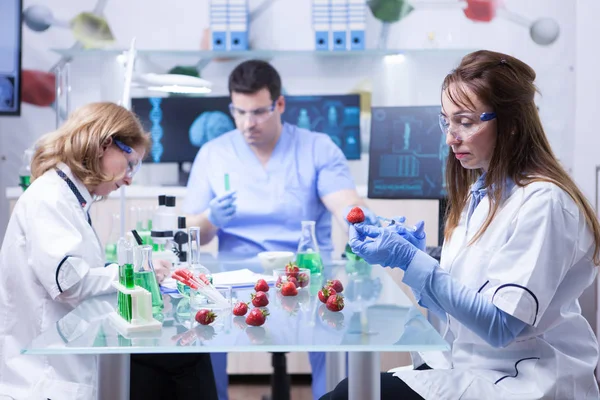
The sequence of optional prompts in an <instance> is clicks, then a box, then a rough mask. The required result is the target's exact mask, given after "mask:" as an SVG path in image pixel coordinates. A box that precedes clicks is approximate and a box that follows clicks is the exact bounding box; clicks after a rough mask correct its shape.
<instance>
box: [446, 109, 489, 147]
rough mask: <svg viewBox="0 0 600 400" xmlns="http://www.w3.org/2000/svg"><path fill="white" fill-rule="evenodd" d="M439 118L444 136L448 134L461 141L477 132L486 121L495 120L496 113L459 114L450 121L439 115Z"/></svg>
mask: <svg viewBox="0 0 600 400" xmlns="http://www.w3.org/2000/svg"><path fill="white" fill-rule="evenodd" d="M439 118H440V128H441V129H442V132H443V133H444V135H447V134H448V133H450V134H451V135H452V136H454V138H455V139H456V140H461V141H462V140H465V139H469V138H470V137H471V136H473V135H474V134H476V133H477V132H479V131H480V130H481V129H482V128H483V126H484V124H485V123H486V122H487V121H491V120H493V119H494V118H496V113H493V112H488V113H482V114H477V113H461V114H456V115H453V116H452V118H451V119H449V118H448V117H447V116H445V115H444V114H440V116H439Z"/></svg>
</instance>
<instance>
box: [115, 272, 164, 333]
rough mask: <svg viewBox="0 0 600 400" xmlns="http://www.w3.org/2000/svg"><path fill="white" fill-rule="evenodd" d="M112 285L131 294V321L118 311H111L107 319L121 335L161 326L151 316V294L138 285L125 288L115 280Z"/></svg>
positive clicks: (148, 330)
mask: <svg viewBox="0 0 600 400" xmlns="http://www.w3.org/2000/svg"><path fill="white" fill-rule="evenodd" d="M112 285H113V286H114V287H115V288H116V289H117V290H118V291H119V292H121V293H123V294H126V295H130V296H131V322H130V321H127V320H125V319H124V318H123V317H122V316H120V315H119V313H117V312H116V311H115V312H112V313H111V314H110V315H109V319H110V321H111V322H112V324H113V325H114V326H115V328H117V330H118V331H119V333H121V334H122V335H123V336H129V335H130V334H132V333H138V332H151V331H155V330H159V329H161V328H162V323H161V322H160V321H157V320H156V319H154V318H153V317H152V294H151V293H150V292H149V291H147V290H146V289H144V288H143V287H140V286H134V288H133V289H127V288H126V287H125V285H122V284H120V283H119V282H117V281H114V282H112Z"/></svg>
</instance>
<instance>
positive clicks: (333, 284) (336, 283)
mask: <svg viewBox="0 0 600 400" xmlns="http://www.w3.org/2000/svg"><path fill="white" fill-rule="evenodd" d="M325 286H329V287H331V288H333V289H334V290H335V292H336V293H342V292H343V291H344V285H342V282H340V281H339V280H338V279H333V280H331V281H327V284H326V285H325Z"/></svg>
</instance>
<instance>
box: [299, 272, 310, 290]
mask: <svg viewBox="0 0 600 400" xmlns="http://www.w3.org/2000/svg"><path fill="white" fill-rule="evenodd" d="M309 283H310V278H309V277H308V274H307V273H306V272H300V273H299V274H298V285H300V287H301V288H303V287H306V286H308V284H309Z"/></svg>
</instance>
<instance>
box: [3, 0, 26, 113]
mask: <svg viewBox="0 0 600 400" xmlns="http://www.w3.org/2000/svg"><path fill="white" fill-rule="evenodd" d="M22 12H23V4H22V2H21V0H2V1H0V115H17V116H18V115H21V18H22Z"/></svg>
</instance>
